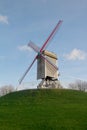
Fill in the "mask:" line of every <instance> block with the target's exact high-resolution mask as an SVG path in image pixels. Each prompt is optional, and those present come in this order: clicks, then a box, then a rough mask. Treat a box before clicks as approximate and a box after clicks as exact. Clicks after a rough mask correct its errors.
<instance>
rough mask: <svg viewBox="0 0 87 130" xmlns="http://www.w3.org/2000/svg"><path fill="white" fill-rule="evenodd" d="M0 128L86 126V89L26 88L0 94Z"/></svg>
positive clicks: (82, 129) (67, 129) (81, 129)
mask: <svg viewBox="0 0 87 130" xmlns="http://www.w3.org/2000/svg"><path fill="white" fill-rule="evenodd" d="M0 130H87V93H84V92H78V91H71V90H26V91H20V92H15V93H11V94H8V95H6V96H4V97H1V98H0Z"/></svg>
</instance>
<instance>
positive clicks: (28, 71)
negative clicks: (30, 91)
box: [19, 56, 37, 84]
mask: <svg viewBox="0 0 87 130" xmlns="http://www.w3.org/2000/svg"><path fill="white" fill-rule="evenodd" d="M36 59H37V56H36V57H35V58H34V60H33V62H32V63H31V65H30V66H29V67H28V68H27V70H26V71H25V73H24V74H23V76H22V78H21V79H20V80H19V84H21V82H22V81H23V79H24V78H25V76H26V75H27V73H28V72H29V70H30V69H31V67H32V65H33V64H34V62H35V60H36Z"/></svg>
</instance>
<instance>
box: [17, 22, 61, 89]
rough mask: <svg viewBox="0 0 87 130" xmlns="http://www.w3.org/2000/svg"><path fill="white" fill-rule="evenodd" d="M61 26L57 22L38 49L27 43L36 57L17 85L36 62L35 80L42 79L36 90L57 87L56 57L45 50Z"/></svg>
mask: <svg viewBox="0 0 87 130" xmlns="http://www.w3.org/2000/svg"><path fill="white" fill-rule="evenodd" d="M61 24H62V20H59V22H58V23H57V25H56V26H55V28H54V29H53V31H52V32H51V34H50V35H49V37H48V38H47V40H46V41H45V42H44V44H43V46H42V47H41V48H39V47H38V46H37V45H35V44H34V43H33V42H32V41H30V42H29V43H28V46H29V47H31V48H32V49H33V50H34V51H35V52H36V53H37V55H36V57H35V58H34V60H33V61H32V63H31V64H30V66H29V67H28V68H27V70H26V71H25V73H24V75H23V76H22V78H21V79H20V81H19V84H21V83H22V81H23V80H24V78H25V76H26V75H27V73H28V72H29V70H30V69H31V67H32V65H33V64H34V62H35V61H36V60H37V79H42V81H41V83H40V84H39V85H38V86H37V87H38V88H45V87H47V88H48V87H54V88H55V87H58V85H59V82H58V76H59V74H58V67H57V66H56V63H57V60H58V59H57V55H56V54H54V53H52V52H49V51H47V50H46V48H47V45H48V43H49V42H50V41H51V40H52V38H53V37H54V35H55V33H56V32H57V30H58V29H59V27H60V25H61Z"/></svg>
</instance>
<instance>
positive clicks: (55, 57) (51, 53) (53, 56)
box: [42, 50, 58, 60]
mask: <svg viewBox="0 0 87 130" xmlns="http://www.w3.org/2000/svg"><path fill="white" fill-rule="evenodd" d="M42 54H44V55H46V56H48V57H51V58H53V59H56V60H57V59H58V58H57V55H56V54H54V53H53V52H50V51H47V50H44V51H43V52H42Z"/></svg>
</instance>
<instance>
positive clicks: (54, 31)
mask: <svg viewBox="0 0 87 130" xmlns="http://www.w3.org/2000/svg"><path fill="white" fill-rule="evenodd" d="M62 22H63V21H62V20H59V22H58V23H57V25H56V27H55V28H54V29H53V31H52V32H51V34H50V35H49V37H48V38H47V40H46V41H45V43H44V44H43V46H42V48H41V49H40V52H42V51H43V49H44V48H45V49H46V46H47V44H48V43H49V42H50V41H51V40H52V38H53V37H54V35H55V34H56V32H57V30H58V29H59V27H60V25H61V24H62Z"/></svg>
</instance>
